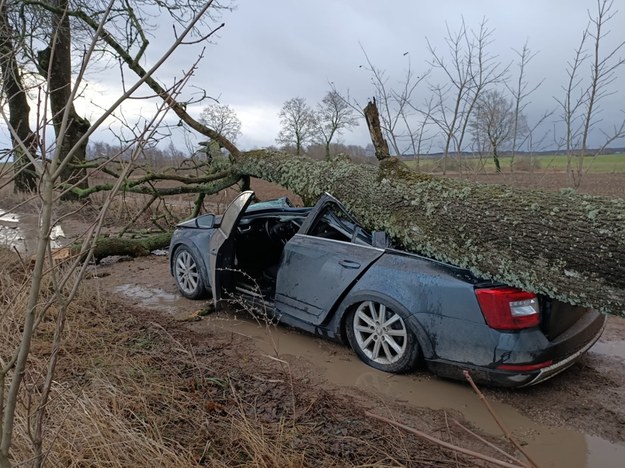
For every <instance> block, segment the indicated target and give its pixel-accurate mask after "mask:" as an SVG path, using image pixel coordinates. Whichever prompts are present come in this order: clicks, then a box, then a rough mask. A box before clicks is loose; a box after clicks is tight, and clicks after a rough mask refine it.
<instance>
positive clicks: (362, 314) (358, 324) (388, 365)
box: [346, 300, 421, 373]
mask: <svg viewBox="0 0 625 468" xmlns="http://www.w3.org/2000/svg"><path fill="white" fill-rule="evenodd" d="M406 318H407V317H406V314H405V313H404V312H403V311H400V310H393V309H391V308H390V307H388V306H386V305H385V304H383V303H382V302H376V301H373V300H370V301H363V302H360V303H359V304H357V305H356V306H354V307H353V308H352V309H351V310H350V312H349V313H348V315H347V322H346V332H347V339H348V341H349V344H350V345H351V347H352V349H353V350H354V351H355V352H356V354H357V355H358V357H359V358H360V359H361V360H362V361H364V362H365V363H366V364H368V365H370V366H371V367H375V368H376V369H380V370H382V371H385V372H394V373H402V372H408V371H409V370H412V369H413V368H414V367H415V366H416V364H417V362H418V360H419V357H420V354H421V351H420V348H419V343H418V342H417V339H416V337H415V334H414V333H413V331H412V330H411V328H410V324H409V323H408V322H407V320H406Z"/></svg>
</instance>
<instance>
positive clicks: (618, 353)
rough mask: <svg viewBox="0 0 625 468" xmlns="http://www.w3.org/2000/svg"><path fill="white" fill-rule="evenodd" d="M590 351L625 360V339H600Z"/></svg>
mask: <svg viewBox="0 0 625 468" xmlns="http://www.w3.org/2000/svg"><path fill="white" fill-rule="evenodd" d="M589 352H591V353H597V354H601V355H603V356H608V357H616V358H618V359H621V360H625V340H617V341H598V342H596V343H595V344H594V346H593V347H592V348H590V350H589Z"/></svg>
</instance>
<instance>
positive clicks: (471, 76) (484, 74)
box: [427, 19, 508, 173]
mask: <svg viewBox="0 0 625 468" xmlns="http://www.w3.org/2000/svg"><path fill="white" fill-rule="evenodd" d="M492 35H493V30H492V29H490V28H488V26H487V23H486V20H485V19H484V20H482V22H481V24H480V27H479V29H478V30H477V31H473V30H468V29H467V27H466V24H465V23H464V20H463V21H462V24H461V26H460V29H459V30H458V32H455V33H454V32H451V31H450V29H449V27H447V38H446V43H447V54H446V55H445V54H442V53H441V52H438V51H437V50H436V48H435V47H434V45H433V44H432V43H431V42H430V41H429V40H428V41H427V42H428V49H429V52H430V55H431V57H432V58H431V62H430V63H431V65H432V67H433V68H434V69H435V70H438V71H440V72H442V73H443V75H444V77H445V78H446V81H445V82H443V83H442V84H440V83H438V84H430V89H431V91H432V93H433V95H434V97H435V102H434V109H433V112H432V113H431V114H430V118H431V119H432V121H433V122H434V123H436V125H437V126H438V127H439V128H440V129H441V131H442V132H443V136H444V149H443V173H445V172H446V167H447V159H448V157H449V153H450V152H451V151H452V150H455V152H456V154H457V155H460V154H461V152H462V151H463V147H464V138H465V135H466V131H467V127H468V125H469V121H470V119H471V116H472V114H473V109H474V107H475V105H476V103H477V101H478V99H479V97H480V95H481V94H482V93H483V92H484V91H485V89H487V88H488V87H489V86H491V85H493V84H497V83H499V82H501V81H503V80H504V78H505V76H506V74H507V72H508V67H507V66H505V67H504V66H502V65H501V62H499V61H498V60H497V57H495V56H493V55H491V54H490V53H489V52H488V48H489V46H490V45H491V44H492V42H493V39H492Z"/></svg>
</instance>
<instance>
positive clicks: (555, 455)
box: [65, 174, 625, 467]
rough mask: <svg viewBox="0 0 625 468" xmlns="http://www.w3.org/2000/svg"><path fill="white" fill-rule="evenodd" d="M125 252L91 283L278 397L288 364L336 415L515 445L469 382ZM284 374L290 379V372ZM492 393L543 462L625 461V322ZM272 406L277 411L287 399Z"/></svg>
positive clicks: (615, 191) (71, 226)
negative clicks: (288, 322) (384, 418)
mask: <svg viewBox="0 0 625 468" xmlns="http://www.w3.org/2000/svg"><path fill="white" fill-rule="evenodd" d="M475 178H476V179H478V180H479V181H480V182H489V183H501V182H504V183H511V184H515V185H524V186H531V187H535V188H541V189H547V190H557V189H558V187H561V186H564V185H566V176H565V175H563V174H555V175H554V174H542V175H541V176H540V177H535V176H532V175H530V174H527V175H517V176H515V177H514V178H512V177H510V176H508V175H485V176H476V177H475ZM502 179H505V180H502ZM584 182H585V185H583V186H582V191H585V192H588V193H593V194H604V195H609V196H623V195H625V175H623V174H607V175H601V176H594V175H589V176H588V177H587V178H586V179H585V180H584ZM252 188H254V189H255V190H256V192H257V194H258V196H259V198H261V199H268V198H273V197H275V196H280V195H282V194H283V193H284V190H283V189H281V188H278V187H274V186H271V185H268V184H266V183H263V182H258V181H256V182H254V183H253V186H252ZM227 198H228V196H226V197H223V196H220V198H217V197H213V199H212V200H211V201H210V202H209V203H210V205H211V206H213V207H216V208H217V209H223V207H225V204H226V201H227ZM82 225H83V223H82V222H80V221H79V222H75V223H74V222H73V221H68V222H67V224H66V226H65V227H66V231H68V232H70V233H71V232H73V233H75V234H78V233H79V232H80V230H81V226H82ZM110 227H111V228H114V227H115V226H114V225H111V226H110ZM69 237H71V236H70V235H69V234H68V238H69ZM113 260H114V259H113ZM113 260H112V261H106V262H103V263H102V264H101V265H99V266H97V268H96V269H95V271H93V272H92V273H91V274H90V275H91V277H90V279H89V280H88V282H89V284H90V285H93V287H94V288H97V289H98V290H99V291H100V292H101V293H102V294H103V295H104V296H106V297H107V298H108V300H110V301H111V303H112V304H115V307H114V308H113V309H114V310H115V311H116V312H115V313H120V311H126V313H128V314H132V315H134V316H136V317H138V318H140V319H141V320H144V321H154V322H155V323H157V324H159V326H162V327H165V329H166V330H167V331H168V332H169V333H171V334H172V335H173V336H174V337H175V338H176V339H178V340H180V341H184V342H188V343H190V344H191V345H192V346H193V347H194V348H197V349H198V350H200V351H201V353H213V354H216V355H218V356H219V359H221V360H223V361H224V365H225V367H226V368H228V367H229V368H232V369H235V370H236V369H239V370H241V369H247V370H249V369H250V368H257V369H258V371H259V373H260V375H261V376H262V379H264V380H263V387H262V388H263V391H264V392H267V393H268V394H270V393H271V391H272V390H271V388H272V385H271V380H272V374H271V372H273V371H272V369H275V364H276V362H279V363H285V365H287V366H288V373H289V375H290V376H291V378H292V382H294V383H295V385H297V386H298V388H297V389H294V390H293V392H295V393H297V394H298V395H300V396H301V397H302V398H303V399H304V400H305V399H306V398H309V399H310V400H311V401H313V400H315V397H316V396H318V395H321V394H323V395H332V396H333V398H332V399H328V402H327V405H326V406H325V407H324V409H323V411H326V412H327V413H328V414H333V415H334V416H336V415H338V417H339V418H340V417H349V416H348V415H349V414H350V413H349V411H347V412H346V408H345V407H344V406H345V405H348V406H349V407H350V408H351V411H352V413H358V414H359V415H362V414H364V411H365V410H372V411H378V412H380V413H390V414H393V415H394V417H396V418H397V419H399V420H400V421H402V422H404V423H406V424H408V425H410V426H412V427H415V428H417V429H420V430H423V431H425V432H428V433H430V434H432V435H434V436H437V437H440V438H442V439H445V440H448V441H449V442H452V443H455V444H457V445H461V446H465V447H468V448H470V449H473V450H477V451H480V452H484V453H487V454H491V455H492V454H493V450H492V449H489V448H487V447H485V446H483V445H480V444H479V443H478V442H476V439H475V438H474V437H473V436H470V435H468V434H467V433H465V432H464V431H463V430H461V429H458V427H455V426H454V424H455V423H454V422H453V421H454V420H458V421H460V422H461V423H462V424H463V425H465V426H466V427H468V428H471V430H472V431H474V432H475V433H478V434H480V435H482V436H483V437H486V438H488V439H489V440H491V441H493V442H494V443H495V444H497V445H499V446H502V447H506V445H507V444H506V442H505V440H504V438H503V437H502V435H501V430H500V429H499V428H498V427H497V425H496V424H495V422H494V421H493V419H492V417H491V416H490V415H489V414H488V412H487V410H486V409H485V407H484V405H483V404H482V403H481V402H480V400H479V398H478V397H477V396H476V395H475V393H474V392H473V391H472V390H471V389H470V387H469V386H468V385H467V384H466V383H463V382H454V381H448V380H443V379H439V378H437V377H435V376H433V375H432V374H431V373H429V372H427V371H425V370H419V371H415V372H414V373H412V374H410V375H403V376H397V375H389V374H384V373H382V372H379V371H376V370H374V369H372V368H369V367H367V366H365V365H364V364H363V363H361V362H360V361H359V360H358V359H357V358H356V357H355V356H354V355H353V353H352V352H351V351H350V350H349V349H348V348H347V347H346V346H343V345H341V344H337V343H331V342H328V341H324V340H322V339H319V338H316V337H312V336H309V335H305V334H302V333H299V332H297V331H295V330H292V329H288V328H286V327H282V326H275V325H273V324H272V325H268V324H265V323H262V322H259V321H257V320H255V319H253V318H251V317H249V316H248V315H246V314H245V313H244V312H243V313H236V312H233V311H224V312H219V313H212V314H209V315H207V316H203V317H199V316H198V315H197V312H198V311H201V310H204V309H206V308H207V303H206V302H204V301H190V300H187V299H185V298H183V297H181V296H180V295H179V294H178V293H177V291H176V287H175V284H174V281H173V278H172V277H171V276H170V274H169V271H168V263H167V262H168V260H167V257H166V256H156V255H152V256H149V257H145V258H139V259H135V260H129V261H113ZM122 313H123V312H122ZM276 360H277V361H276ZM281 365H282V364H281ZM276 377H277V378H278V379H283V378H284V376H283V375H282V374H281V375H280V376H276ZM252 381H254V380H253V379H252ZM259 388H260V387H259ZM482 390H483V392H484V394H485V395H486V397H487V398H488V400H489V401H490V402H491V404H492V406H493V407H494V409H495V411H496V413H497V415H498V416H499V417H500V418H501V419H502V420H503V422H504V423H505V424H506V426H507V427H508V428H509V429H510V430H511V431H512V433H513V435H514V436H515V438H517V439H518V440H519V442H520V443H521V445H522V446H523V447H524V448H525V450H527V452H528V453H529V454H530V455H531V456H532V457H533V458H534V460H535V461H536V462H537V463H538V465H539V466H552V467H576V466H579V467H583V466H590V467H611V466H614V467H621V466H624V462H623V460H625V398H624V397H625V320H623V319H619V318H615V317H610V318H609V320H608V325H607V328H606V330H605V333H604V335H603V337H602V338H601V340H600V341H599V342H598V343H597V344H596V345H595V346H594V347H593V348H592V349H591V350H590V352H589V353H588V354H587V355H586V356H585V357H584V358H583V359H582V360H581V361H580V362H579V363H577V364H576V365H575V366H573V367H572V368H571V369H569V370H568V371H566V372H565V373H563V374H561V375H559V376H556V377H555V378H553V379H552V380H550V381H548V382H545V383H543V384H540V385H538V386H535V387H531V388H528V389H523V390H501V389H489V388H483V389H482ZM334 397H336V398H334ZM280 404H282V403H277V406H278V407H279V406H280ZM284 404H286V403H284ZM333 405H334V406H333ZM336 405H339V406H336ZM268 411H274V412H275V406H274V407H273V409H268ZM344 415H347V416H344ZM364 420H365V421H366V418H364ZM354 421H355V420H354ZM354 424H355V425H354V426H353V427H354V429H355V433H354V434H349V433H343V432H344V431H345V429H342V428H337V429H336V430H337V431H339V433H337V437H338V438H341V437H344V438H346V437H358V434H360V435H361V437H365V436H364V432H363V431H366V422H365V423H364V424H365V425H364V427H363V423H362V418H361V420H360V422H359V423H358V424H359V425H356V423H354ZM327 434H328V432H327V431H324V435H326V436H327ZM397 437H398V438H400V439H402V440H403V438H406V437H410V436H407V435H406V434H404V433H399V432H398V433H397ZM400 445H401V444H400ZM413 449H414V448H413ZM413 449H411V450H413ZM430 449H432V448H431V446H430ZM406 453H408V452H406ZM432 453H434V454H436V453H438V452H436V450H434V451H433V452H432ZM390 455H392V454H390ZM396 455H397V458H396V459H395V460H396V461H397V460H400V462H401V460H403V463H405V462H406V459H405V454H404V455H403V457H404V458H402V456H401V454H396ZM437 456H438V457H441V456H442V457H443V458H444V459H445V460H446V463H447V462H449V460H452V461H453V455H450V454H449V453H445V454H444V455H440V454H439V455H437ZM436 460H439V461H440V459H438V458H437V459H436ZM436 460H434V461H436ZM468 460H471V459H466V458H462V457H461V458H459V459H458V460H457V465H458V466H465V465H467V464H472V463H473V462H472V461H468ZM421 462H423V460H420V462H419V463H416V464H417V465H421V464H422V463H421ZM435 464H436V463H435Z"/></svg>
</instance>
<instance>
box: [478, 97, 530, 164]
mask: <svg viewBox="0 0 625 468" xmlns="http://www.w3.org/2000/svg"><path fill="white" fill-rule="evenodd" d="M469 128H470V131H471V133H472V135H473V138H474V139H475V141H476V143H477V146H478V147H479V148H484V149H486V150H487V151H488V152H489V153H490V154H491V155H492V156H493V161H494V162H495V168H496V170H497V172H501V164H500V162H499V152H500V151H501V150H502V149H504V147H505V146H506V145H507V144H508V143H511V142H512V141H513V139H514V138H515V135H516V137H519V136H520V135H523V134H525V133H527V123H526V120H525V116H524V115H523V114H520V113H518V114H517V112H516V109H515V105H514V102H513V101H511V100H509V99H508V98H506V96H505V95H504V94H503V93H501V92H500V91H497V90H490V91H485V92H483V93H482V95H481V96H480V97H479V99H478V100H477V102H476V104H475V108H474V110H473V115H472V117H471V121H470V123H469Z"/></svg>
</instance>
